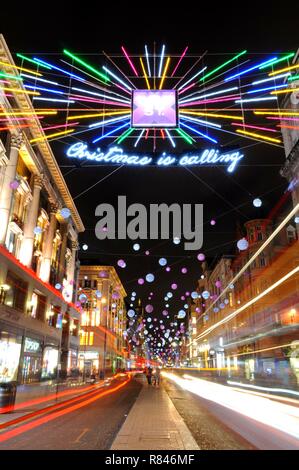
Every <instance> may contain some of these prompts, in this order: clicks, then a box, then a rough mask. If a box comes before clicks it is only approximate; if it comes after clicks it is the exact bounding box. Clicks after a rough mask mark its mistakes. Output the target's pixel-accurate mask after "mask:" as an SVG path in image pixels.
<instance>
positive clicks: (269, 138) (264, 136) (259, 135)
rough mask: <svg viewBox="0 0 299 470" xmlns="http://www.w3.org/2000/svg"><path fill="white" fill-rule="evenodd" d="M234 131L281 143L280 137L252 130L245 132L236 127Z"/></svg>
mask: <svg viewBox="0 0 299 470" xmlns="http://www.w3.org/2000/svg"><path fill="white" fill-rule="evenodd" d="M236 132H238V133H239V134H244V135H248V136H251V137H256V138H258V139H263V140H268V141H269V142H276V143H278V144H280V143H281V140H280V139H274V138H272V137H268V136H266V135H261V134H255V133H254V132H247V131H244V130H243V129H236Z"/></svg>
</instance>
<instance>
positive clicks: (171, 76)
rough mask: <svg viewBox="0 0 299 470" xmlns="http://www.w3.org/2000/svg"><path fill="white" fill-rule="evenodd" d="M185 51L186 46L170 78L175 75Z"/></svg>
mask: <svg viewBox="0 0 299 470" xmlns="http://www.w3.org/2000/svg"><path fill="white" fill-rule="evenodd" d="M187 50H188V46H187V47H186V49H185V50H184V52H183V54H182V55H181V57H180V59H179V61H178V63H177V65H176V67H175V69H174V71H173V72H172V74H171V77H173V76H174V74H175V72H176V69H177V68H178V66H179V65H180V63H181V61H182V59H183V57H184V56H185V54H186V52H187Z"/></svg>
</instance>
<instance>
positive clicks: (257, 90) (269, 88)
mask: <svg viewBox="0 0 299 470" xmlns="http://www.w3.org/2000/svg"><path fill="white" fill-rule="evenodd" d="M286 86H288V85H287V83H284V84H283V85H275V86H268V87H266V88H258V89H255V90H250V91H247V95H250V94H252V93H260V92H262V91H268V90H277V88H285V87H286Z"/></svg>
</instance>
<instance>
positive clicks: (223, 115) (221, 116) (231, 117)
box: [181, 110, 267, 121]
mask: <svg viewBox="0 0 299 470" xmlns="http://www.w3.org/2000/svg"><path fill="white" fill-rule="evenodd" d="M181 113H182V114H190V115H191V116H207V117H219V118H223V119H236V120H237V121H243V120H244V118H243V116H235V115H232V114H231V115H229V114H212V111H211V112H210V113H203V112H200V111H186V110H184V111H181ZM266 114H267V113H266Z"/></svg>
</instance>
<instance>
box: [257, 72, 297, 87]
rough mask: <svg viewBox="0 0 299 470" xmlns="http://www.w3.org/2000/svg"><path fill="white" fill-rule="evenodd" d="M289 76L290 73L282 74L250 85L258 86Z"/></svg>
mask: <svg viewBox="0 0 299 470" xmlns="http://www.w3.org/2000/svg"><path fill="white" fill-rule="evenodd" d="M289 75H291V73H290V72H287V73H282V74H281V75H276V76H275V77H270V78H265V79H264V80H257V81H255V82H252V84H251V85H259V84H260V83H265V82H270V81H273V80H276V79H278V78H283V77H288V76H289Z"/></svg>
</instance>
